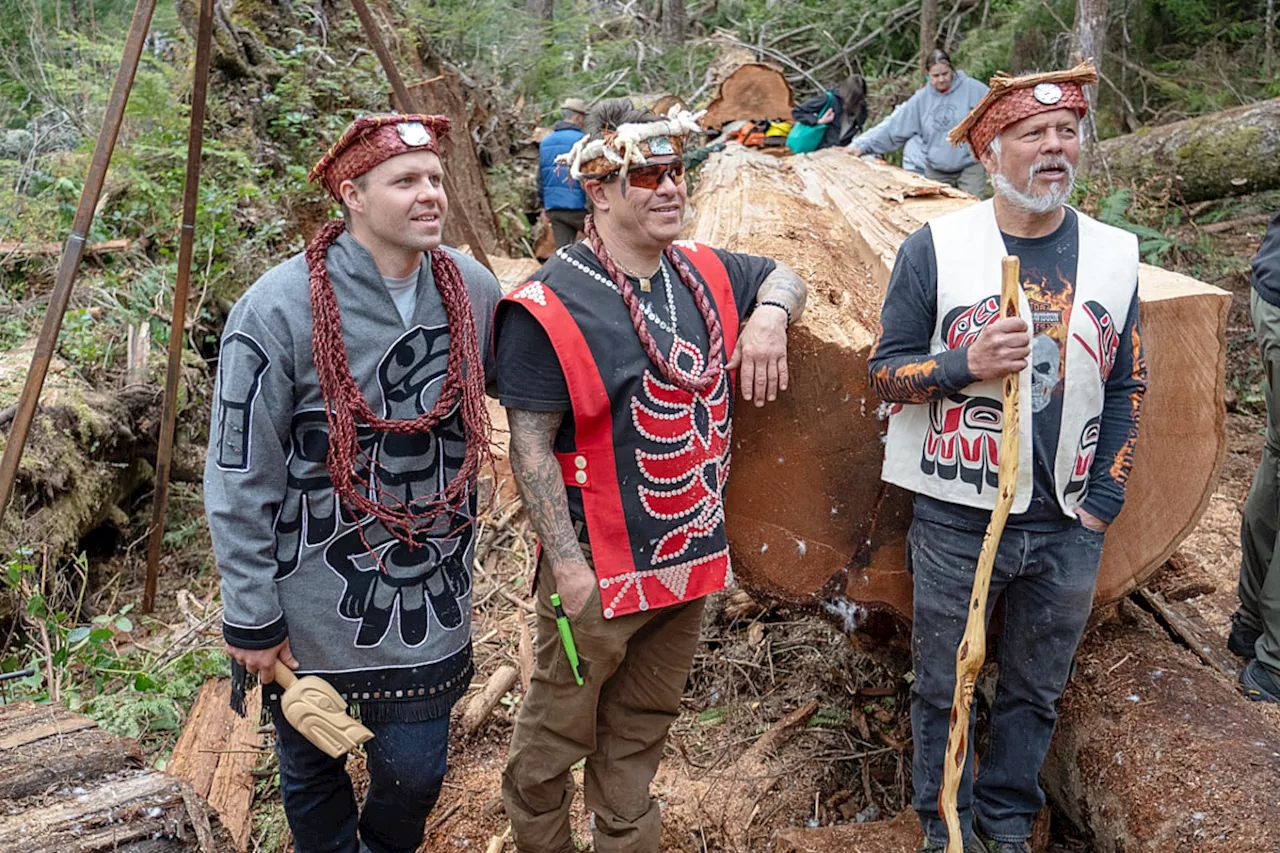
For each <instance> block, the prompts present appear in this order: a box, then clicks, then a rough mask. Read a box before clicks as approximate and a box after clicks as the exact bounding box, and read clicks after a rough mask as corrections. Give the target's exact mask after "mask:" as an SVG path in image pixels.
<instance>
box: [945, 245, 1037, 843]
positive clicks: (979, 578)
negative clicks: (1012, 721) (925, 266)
mask: <svg viewBox="0 0 1280 853" xmlns="http://www.w3.org/2000/svg"><path fill="white" fill-rule="evenodd" d="M1000 272H1001V276H1000V316H1001V317H1017V316H1018V295H1019V287H1018V273H1019V266H1018V259H1017V258H1016V257H1014V256H1006V257H1005V258H1004V259H1003V260H1002V261H1001V269H1000ZM1002 398H1003V403H1004V418H1003V421H1002V423H1001V428H1000V459H999V469H998V478H999V479H998V486H999V489H1000V492H999V494H998V495H997V497H996V505H995V508H994V509H992V510H991V521H990V522H989V523H988V524H987V532H986V535H985V536H984V537H983V538H982V551H981V552H980V553H979V555H978V569H977V571H976V572H975V573H974V576H973V593H972V595H970V596H969V618H968V620H967V621H966V622H965V626H964V636H963V637H961V638H960V647H959V648H958V649H956V692H955V696H954V698H952V700H951V729H950V731H949V732H948V734H947V752H946V759H945V763H944V764H943V767H942V789H941V790H940V791H939V792H938V813H939V814H941V815H942V819H943V820H944V821H946V824H947V851H946V853H963V850H964V837H963V835H962V834H961V830H960V814H959V811H958V809H957V807H956V794H957V793H958V792H959V790H960V778H961V776H962V774H963V773H964V759H965V754H966V753H967V752H968V751H969V710H970V707H971V706H972V705H973V685H974V682H975V681H976V680H977V678H978V670H980V669H982V662H983V660H985V659H986V656H987V619H986V615H987V591H988V590H989V589H990V587H991V570H992V567H993V566H994V565H995V561H996V549H997V548H999V547H1000V535H1001V534H1002V533H1004V523H1005V521H1007V520H1008V518H1009V510H1010V509H1011V508H1012V507H1013V493H1014V490H1015V487H1016V486H1017V483H1018V374H1016V373H1010V374H1008V375H1007V376H1005V377H1004V389H1003V394H1002Z"/></svg>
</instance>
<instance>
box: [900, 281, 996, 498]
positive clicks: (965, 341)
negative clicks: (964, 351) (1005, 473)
mask: <svg viewBox="0 0 1280 853" xmlns="http://www.w3.org/2000/svg"><path fill="white" fill-rule="evenodd" d="M998 319H1000V297H999V296H998V295H996V294H992V295H991V296H988V297H987V298H986V299H982V300H980V301H978V302H975V303H974V304H972V305H969V306H967V307H961V308H954V309H952V310H951V311H949V312H947V316H946V317H944V318H943V321H942V339H943V340H944V341H946V342H947V347H948V348H949V349H959V348H960V347H967V346H972V345H973V342H974V341H976V340H977V339H978V336H979V335H980V334H982V330H983V329H985V328H986V327H987V324H989V323H992V322H994V321H996V320H998ZM1003 422H1004V410H1003V408H1002V407H1001V403H1000V401H999V400H996V399H993V398H991V397H966V396H963V395H959V394H956V395H950V396H947V397H943V398H941V399H938V400H933V401H931V402H930V403H929V431H928V432H927V433H926V434H925V436H924V444H923V446H922V447H921V450H920V470H921V471H923V472H924V473H925V474H927V475H929V476H937V477H941V478H942V479H944V480H955V479H959V480H960V481H961V482H965V483H969V484H970V485H972V486H973V487H974V490H975V491H977V492H978V493H981V492H982V490H983V488H984V487H990V488H993V489H994V488H995V487H996V482H997V479H998V477H999V468H1000V429H1001V425H1002V424H1003Z"/></svg>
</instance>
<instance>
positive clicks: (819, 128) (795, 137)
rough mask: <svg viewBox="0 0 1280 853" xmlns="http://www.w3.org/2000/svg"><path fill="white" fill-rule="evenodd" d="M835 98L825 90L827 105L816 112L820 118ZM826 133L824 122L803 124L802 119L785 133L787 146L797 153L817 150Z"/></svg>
mask: <svg viewBox="0 0 1280 853" xmlns="http://www.w3.org/2000/svg"><path fill="white" fill-rule="evenodd" d="M834 100H835V98H834V97H833V96H832V94H831V93H830V92H827V105H826V106H825V107H823V108H822V110H821V111H820V112H819V113H818V117H819V118H821V117H822V114H823V113H825V112H826V111H827V110H829V109H831V107H832V106H833V103H832V102H833V101H834ZM826 134H827V125H825V124H805V123H804V122H802V121H798V122H796V123H795V124H794V125H793V126H792V127H791V132H790V133H788V134H787V147H788V148H790V149H791V150H792V151H794V152H795V153H797V154H807V153H809V152H810V151H817V150H818V146H819V145H821V144H822V137H824V136H826Z"/></svg>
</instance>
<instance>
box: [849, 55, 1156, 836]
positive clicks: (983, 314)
mask: <svg viewBox="0 0 1280 853" xmlns="http://www.w3.org/2000/svg"><path fill="white" fill-rule="evenodd" d="M1096 79H1097V76H1096V73H1095V72H1094V70H1093V67H1092V65H1089V64H1082V65H1080V66H1077V67H1076V68H1073V69H1070V70H1068V71H1058V72H1052V73H1048V74H1035V75H1028V76H1024V77H1010V76H1008V75H998V76H996V77H995V78H993V79H992V81H991V90H990V92H989V93H988V94H987V96H986V97H984V98H983V99H982V100H981V101H980V102H979V103H978V105H977V106H976V107H975V108H974V109H973V111H972V112H971V113H970V114H969V115H968V117H966V118H965V119H964V121H962V122H961V123H960V124H959V125H958V126H957V127H956V128H955V130H954V131H952V133H951V141H952V142H953V143H955V144H960V143H962V142H966V141H967V142H968V144H969V146H970V148H971V149H972V150H973V153H974V154H975V155H976V156H978V157H979V158H980V159H981V160H982V164H983V165H984V166H985V167H986V169H987V171H988V172H989V173H990V175H991V178H992V184H993V186H994V188H995V196H994V198H993V199H991V200H989V201H984V202H981V203H978V204H974V205H972V206H970V207H966V208H964V209H962V210H959V211H956V212H954V213H950V214H947V215H945V216H941V217H939V218H937V219H934V220H933V221H931V222H930V223H929V224H928V225H926V226H925V227H923V228H921V229H920V230H919V231H917V232H915V233H914V234H912V235H911V236H910V237H908V238H907V239H906V240H905V241H904V242H903V244H902V247H901V249H900V250H899V252H898V258H897V262H896V264H895V266H894V270H893V273H892V275H891V277H890V280H889V286H888V288H887V290H886V293H885V301H884V306H883V308H882V309H881V314H880V327H881V333H880V337H879V339H878V340H877V343H876V345H875V348H874V350H873V352H872V354H871V357H870V359H869V362H868V369H869V371H870V376H871V381H872V384H873V385H874V387H875V389H876V391H877V393H878V394H879V395H880V397H881V398H882V399H883V400H885V401H886V403H888V404H889V406H890V408H889V434H888V437H887V442H886V445H885V460H884V468H883V470H882V477H883V479H884V480H886V481H887V482H890V483H893V484H896V485H899V486H902V487H904V488H906V489H908V490H910V491H912V492H914V493H915V501H914V515H915V517H914V520H913V522H912V524H911V529H910V531H909V533H908V535H907V543H908V567H909V569H910V570H911V573H912V582H913V585H914V596H915V597H914V604H913V621H912V641H911V642H912V661H913V664H914V671H915V679H914V681H913V683H912V688H911V725H912V735H913V739H914V743H915V757H914V759H913V765H912V782H913V784H914V786H915V797H914V800H913V805H914V807H915V809H916V811H917V813H918V814H919V816H920V822H921V823H922V824H923V827H924V831H925V836H926V846H925V848H924V849H925V850H926V851H932V850H942V849H943V848H944V846H945V844H946V841H947V831H946V827H945V825H944V823H943V821H942V820H941V818H940V817H939V814H938V790H939V787H940V782H941V778H942V768H943V760H944V754H945V750H946V744H947V734H948V729H949V724H950V716H951V702H952V697H953V693H954V688H955V677H956V669H955V660H956V648H957V646H958V645H959V642H960V638H961V635H962V634H963V633H964V627H965V619H966V616H967V612H968V607H969V594H970V590H971V589H972V587H973V577H974V572H975V569H976V566H977V562H978V554H979V552H980V551H981V549H982V539H983V534H984V531H985V529H986V525H987V521H988V519H989V518H990V516H991V510H992V508H993V507H994V505H995V500H996V494H997V491H998V489H997V488H996V480H997V470H998V466H999V459H998V458H997V453H998V445H999V436H1000V430H1001V419H1002V410H1001V380H1002V378H1003V377H1004V376H1006V375H1007V374H1010V373H1016V374H1018V376H1019V383H1020V386H1021V395H1022V400H1023V401H1024V402H1023V404H1022V405H1023V417H1022V418H1021V431H1022V436H1021V440H1020V453H1021V456H1020V459H1019V460H1018V477H1019V479H1018V483H1017V489H1016V492H1015V498H1014V507H1013V513H1014V514H1013V515H1011V516H1010V518H1009V521H1008V524H1007V526H1006V527H1005V533H1004V537H1003V538H1002V539H1001V540H1000V546H999V549H998V551H997V555H996V558H995V571H994V574H993V576H992V580H991V593H990V596H991V597H990V601H991V605H990V609H989V610H988V617H989V616H990V613H991V612H992V611H994V609H995V608H996V607H1001V608H1003V613H1002V615H1003V627H1002V628H1001V633H1000V637H999V646H998V650H997V651H996V653H995V654H994V655H992V658H993V659H995V660H998V661H999V665H1000V679H999V682H998V684H997V687H996V695H995V702H994V704H993V706H992V708H991V712H990V733H991V736H990V742H989V745H988V747H987V749H986V751H985V752H984V754H983V755H982V758H981V761H980V762H979V767H980V771H979V773H978V776H977V779H976V781H975V779H974V777H973V772H972V763H973V760H974V757H973V751H972V750H970V751H969V754H968V758H967V760H968V761H969V763H970V766H969V767H966V769H965V771H964V774H963V776H962V781H961V784H960V791H959V795H958V798H957V800H958V805H959V812H960V819H961V824H962V826H963V831H964V835H965V841H966V845H965V849H966V850H969V851H991V853H1025V851H1027V849H1028V848H1027V845H1026V839H1027V838H1028V837H1029V836H1030V834H1031V824H1032V821H1034V820H1035V817H1036V814H1037V813H1038V812H1039V811H1040V809H1041V807H1042V806H1043V805H1044V792H1043V791H1042V790H1041V789H1040V785H1039V780H1038V775H1039V772H1040V765H1041V764H1042V763H1043V761H1044V757H1045V754H1046V752H1047V750H1048V747H1049V740H1050V738H1051V736H1052V735H1053V729H1054V723H1055V721H1056V719H1057V711H1056V705H1057V701H1058V697H1059V696H1060V695H1061V694H1062V690H1063V688H1064V686H1065V685H1066V681H1067V675H1068V673H1069V672H1070V670H1071V660H1072V656H1073V655H1074V654H1075V649H1076V645H1077V643H1079V641H1080V636H1081V634H1082V632H1083V631H1084V625H1085V621H1086V620H1087V619H1088V617H1089V611H1090V607H1091V605H1092V601H1093V587H1094V581H1095V579H1096V577H1097V572H1098V564H1099V560H1100V558H1101V555H1102V547H1103V540H1104V537H1105V535H1106V530H1107V526H1108V525H1109V524H1110V523H1111V521H1112V520H1113V519H1114V518H1115V517H1116V515H1118V514H1119V512H1120V509H1121V507H1122V506H1123V505H1124V494H1125V483H1126V482H1127V480H1128V477H1129V472H1130V469H1131V467H1132V464H1133V453H1134V447H1135V444H1136V441H1137V436H1138V418H1139V414H1140V412H1141V409H1142V400H1143V395H1144V393H1145V391H1146V377H1147V371H1146V364H1145V361H1144V359H1143V354H1142V337H1141V333H1140V327H1139V322H1138V297H1137V282H1138V246H1137V240H1136V239H1135V238H1134V236H1133V235H1132V234H1129V233H1128V232H1125V231H1121V230H1119V229H1117V228H1112V227H1110V226H1108V225H1103V224H1101V223H1099V222H1097V221H1095V220H1093V219H1091V218H1090V217H1088V216H1086V215H1085V214H1083V213H1081V212H1080V211H1078V210H1075V209H1074V208H1071V207H1069V206H1068V205H1067V199H1068V198H1069V197H1070V196H1071V190H1072V185H1073V183H1074V180H1075V168H1076V163H1077V161H1078V159H1079V155H1080V138H1079V121H1080V118H1081V116H1082V115H1083V114H1084V112H1085V110H1086V109H1087V104H1086V101H1085V98H1084V92H1083V90H1082V88H1081V87H1082V85H1084V84H1086V83H1089V82H1092V81H1093V80H1096ZM1005 255H1015V256H1017V257H1018V258H1019V260H1020V263H1021V289H1022V297H1021V298H1020V300H1019V302H1020V310H1019V316H1017V317H1004V318H1002V317H1001V316H1000V310H999V296H1000V267H1001V259H1002V258H1003V257H1004V256H1005ZM970 725H971V726H972V725H973V723H972V721H971V723H970ZM969 742H970V743H972V742H973V730H972V728H971V729H970V732H969Z"/></svg>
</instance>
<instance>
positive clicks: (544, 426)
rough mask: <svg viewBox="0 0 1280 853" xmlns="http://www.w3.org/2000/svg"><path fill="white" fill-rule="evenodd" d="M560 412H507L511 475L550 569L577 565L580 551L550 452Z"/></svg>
mask: <svg viewBox="0 0 1280 853" xmlns="http://www.w3.org/2000/svg"><path fill="white" fill-rule="evenodd" d="M563 420H564V413H563V412H530V411H527V410H525V409H507V422H508V424H509V425H510V427H511V471H512V473H513V474H514V475H515V479H516V488H517V489H518V490H519V491H520V498H521V499H522V500H523V501H524V508H525V511H526V512H527V513H529V520H530V521H532V522H533V529H534V531H536V532H537V534H538V541H539V542H541V543H542V550H543V552H544V553H545V554H546V556H547V559H548V560H550V561H551V566H552V568H553V569H554V568H555V566H557V565H559V564H561V563H564V562H568V561H578V562H581V561H582V559H583V557H582V549H581V547H580V546H579V545H578V536H577V534H576V533H575V532H574V529H573V519H572V518H570V516H569V498H568V495H567V494H566V493H565V488H564V474H563V473H562V472H561V470H560V463H559V462H558V461H556V457H555V453H554V451H553V449H552V447H553V442H554V441H555V437H556V432H557V431H559V429H560V423H561V421H563Z"/></svg>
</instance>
